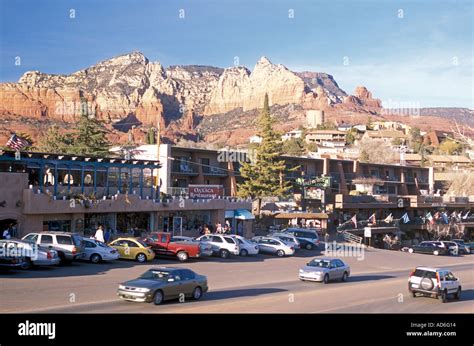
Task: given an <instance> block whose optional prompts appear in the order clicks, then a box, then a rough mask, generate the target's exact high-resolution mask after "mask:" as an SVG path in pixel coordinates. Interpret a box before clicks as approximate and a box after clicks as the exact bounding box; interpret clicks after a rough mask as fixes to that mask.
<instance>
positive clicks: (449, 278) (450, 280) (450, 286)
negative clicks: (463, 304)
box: [445, 272, 458, 293]
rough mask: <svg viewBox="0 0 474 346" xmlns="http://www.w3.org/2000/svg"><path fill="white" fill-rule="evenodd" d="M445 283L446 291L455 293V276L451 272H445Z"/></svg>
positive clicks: (456, 285)
mask: <svg viewBox="0 0 474 346" xmlns="http://www.w3.org/2000/svg"><path fill="white" fill-rule="evenodd" d="M445 283H446V289H447V290H448V293H455V292H456V291H457V290H458V282H457V280H456V277H455V276H454V274H453V273H451V272H446V273H445Z"/></svg>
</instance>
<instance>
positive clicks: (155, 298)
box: [153, 290, 165, 305]
mask: <svg viewBox="0 0 474 346" xmlns="http://www.w3.org/2000/svg"><path fill="white" fill-rule="evenodd" d="M164 298H165V297H164V296H163V292H162V291H160V290H158V291H156V292H155V295H154V296H153V304H155V305H160V304H161V303H163V300H164Z"/></svg>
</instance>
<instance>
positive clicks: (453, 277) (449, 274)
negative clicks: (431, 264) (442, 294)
mask: <svg viewBox="0 0 474 346" xmlns="http://www.w3.org/2000/svg"><path fill="white" fill-rule="evenodd" d="M446 281H456V277H455V276H454V274H453V273H451V272H448V273H447V274H446Z"/></svg>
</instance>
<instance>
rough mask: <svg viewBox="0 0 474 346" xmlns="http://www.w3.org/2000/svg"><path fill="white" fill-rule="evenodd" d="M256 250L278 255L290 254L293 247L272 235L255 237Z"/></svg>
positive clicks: (292, 252)
mask: <svg viewBox="0 0 474 346" xmlns="http://www.w3.org/2000/svg"><path fill="white" fill-rule="evenodd" d="M255 240H256V241H257V244H258V250H259V251H260V252H261V253H269V254H275V255H277V256H278V257H283V256H292V255H294V253H295V248H294V247H292V246H290V245H288V244H286V243H285V242H283V241H282V240H280V239H278V238H273V237H256V239H255Z"/></svg>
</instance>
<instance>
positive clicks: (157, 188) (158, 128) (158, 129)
mask: <svg viewBox="0 0 474 346" xmlns="http://www.w3.org/2000/svg"><path fill="white" fill-rule="evenodd" d="M160 144H161V124H160V114H159V113H158V114H157V119H156V160H157V161H160ZM166 159H168V158H166ZM155 191H156V198H157V199H159V198H160V168H159V167H158V168H157V169H156V183H155Z"/></svg>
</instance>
